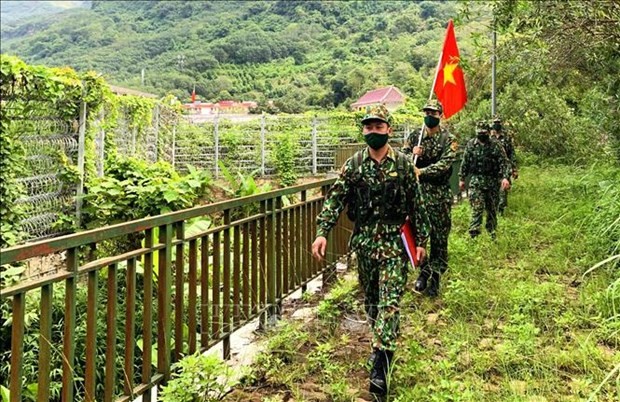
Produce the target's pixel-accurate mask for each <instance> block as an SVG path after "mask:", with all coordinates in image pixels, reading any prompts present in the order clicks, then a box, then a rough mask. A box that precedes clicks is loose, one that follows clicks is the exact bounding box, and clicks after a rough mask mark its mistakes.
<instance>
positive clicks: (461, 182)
mask: <svg viewBox="0 0 620 402" xmlns="http://www.w3.org/2000/svg"><path fill="white" fill-rule="evenodd" d="M459 190H461V191H465V182H464V181H463V180H460V181H459Z"/></svg>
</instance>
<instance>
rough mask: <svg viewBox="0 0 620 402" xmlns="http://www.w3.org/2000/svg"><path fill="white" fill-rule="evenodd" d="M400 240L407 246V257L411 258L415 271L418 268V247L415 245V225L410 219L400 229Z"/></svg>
mask: <svg viewBox="0 0 620 402" xmlns="http://www.w3.org/2000/svg"><path fill="white" fill-rule="evenodd" d="M400 238H401V239H402V241H403V245H404V246H405V251H407V255H408V256H409V261H411V266H412V267H413V268H414V269H415V268H417V267H418V258H417V255H416V251H417V250H416V245H415V230H414V229H413V224H412V223H411V220H410V219H409V217H407V219H406V220H405V223H404V224H403V225H402V226H401V227H400Z"/></svg>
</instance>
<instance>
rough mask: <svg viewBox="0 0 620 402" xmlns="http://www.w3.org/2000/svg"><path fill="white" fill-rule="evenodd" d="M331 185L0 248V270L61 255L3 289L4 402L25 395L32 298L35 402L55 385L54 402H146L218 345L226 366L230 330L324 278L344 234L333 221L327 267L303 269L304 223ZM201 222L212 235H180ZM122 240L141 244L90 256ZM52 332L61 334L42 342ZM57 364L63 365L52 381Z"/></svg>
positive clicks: (345, 227) (309, 225)
mask: <svg viewBox="0 0 620 402" xmlns="http://www.w3.org/2000/svg"><path fill="white" fill-rule="evenodd" d="M333 182H334V179H328V180H322V181H319V182H316V183H310V184H305V185H300V186H295V187H290V188H286V189H281V190H277V191H272V192H269V193H264V194H259V195H254V196H250V197H244V198H239V199H234V200H230V201H224V202H218V203H214V204H209V205H205V206H199V207H195V208H191V209H186V210H182V211H177V212H172V213H168V214H165V215H159V216H155V217H149V218H144V219H140V220H135V221H131V222H126V223H121V224H117V225H113V226H109V227H104V228H99V229H95V230H89V231H85V232H81V233H76V234H71V235H67V236H63V237H59V238H55V239H50V240H47V241H40V242H36V243H32V244H27V245H21V246H16V247H12V248H8V249H4V250H1V254H0V264H1V265H5V264H15V263H19V262H22V261H25V260H27V259H29V258H33V257H40V256H45V255H50V254H55V253H64V254H65V256H66V259H65V262H64V264H65V267H64V269H61V270H59V271H57V272H56V273H54V274H53V275H48V276H44V277H41V278H38V279H36V280H31V281H29V282H25V283H19V284H17V285H14V286H11V287H8V288H5V289H3V290H2V295H1V297H0V299H1V300H2V303H3V304H5V308H6V309H7V310H8V311H9V314H8V315H7V316H6V317H5V319H10V320H11V322H10V345H11V349H10V351H11V353H10V377H9V389H10V400H11V401H21V400H22V397H23V396H24V392H25V391H24V383H25V381H26V379H25V375H26V373H23V367H24V359H25V357H24V356H25V354H24V352H25V351H24V335H25V330H26V326H27V325H28V324H27V319H28V318H27V317H26V316H25V315H26V314H25V313H26V310H27V309H30V310H32V309H33V304H32V303H29V304H27V303H26V301H27V296H37V297H36V298H38V302H39V304H38V307H34V309H35V313H38V325H37V326H36V329H37V330H38V338H39V341H38V363H37V366H38V367H37V371H36V375H37V378H36V381H37V382H38V385H37V387H36V390H37V396H36V400H38V401H46V400H51V399H52V398H51V396H50V387H51V383H52V382H54V381H57V382H56V383H55V386H56V387H58V386H59V384H58V383H60V382H61V384H62V385H61V389H60V395H59V399H61V400H63V401H74V400H87V401H94V400H103V401H113V400H122V401H128V400H132V399H133V398H136V397H138V396H140V395H141V396H142V398H143V400H151V398H152V395H151V391H152V388H153V387H155V386H156V385H161V384H164V383H165V382H166V381H167V380H168V379H169V378H170V374H171V366H172V363H173V362H175V361H178V360H179V359H181V358H182V356H183V355H184V354H186V353H195V352H196V351H204V350H206V349H208V348H210V347H211V346H213V345H214V344H216V343H218V342H220V341H222V342H223V351H224V352H223V354H224V358H229V356H230V336H231V334H232V333H233V332H234V331H235V330H237V329H238V328H240V327H241V326H242V325H244V324H245V323H247V322H248V321H250V320H252V319H254V318H256V317H260V318H261V322H266V321H265V320H267V318H269V317H270V316H273V315H275V314H277V310H278V308H279V304H280V303H281V301H282V299H283V298H284V297H285V296H286V295H289V294H291V293H292V292H293V291H295V290H296V289H299V288H300V287H301V288H302V290H305V286H306V284H307V283H308V282H309V281H310V280H312V279H313V278H315V277H316V276H318V275H319V274H323V275H324V280H326V281H327V282H329V279H330V277H331V276H333V273H334V268H335V261H336V259H337V258H338V257H339V256H342V255H344V254H346V252H347V240H348V237H349V235H350V232H351V224H350V222H348V221H345V218H344V215H343V218H341V221H340V222H339V223H338V225H337V227H336V228H335V229H334V231H333V232H332V234H331V235H330V236H331V238H330V241H329V243H328V253H327V257H328V258H327V264H326V265H322V264H319V263H317V262H316V261H314V260H313V259H312V257H311V252H310V244H311V243H312V240H313V238H314V236H315V234H316V225H315V222H314V218H315V217H316V215H317V214H318V212H319V211H320V208H321V207H322V204H323V201H324V196H325V194H326V192H327V190H328V187H329V186H330V185H331V184H332V183H333ZM205 216H208V217H210V218H211V219H212V222H213V225H212V226H211V227H209V228H208V229H203V230H201V231H199V232H193V233H191V234H189V232H188V231H187V230H186V228H187V226H188V224H189V220H191V219H199V218H200V217H205ZM127 235H133V236H140V237H142V242H141V246H137V247H133V248H131V249H129V250H125V251H123V252H118V253H116V254H114V253H113V255H108V256H106V257H105V258H98V259H95V258H89V255H90V256H92V255H93V254H92V251H93V250H95V249H96V248H97V245H100V244H105V242H106V241H110V240H113V239H119V238H123V237H124V236H127ZM137 279H139V281H137ZM119 283H120V284H121V285H122V286H119ZM63 288H64V307H63V308H61V310H62V311H60V312H56V314H52V310H53V301H54V291H55V290H56V291H57V292H60V291H61V290H63ZM84 293H86V297H84ZM58 294H61V293H58ZM58 294H57V295H58ZM57 298H58V297H57ZM28 300H29V301H31V298H29V299H28ZM9 302H11V304H10V306H9V305H8V304H9ZM35 306H36V304H35ZM78 312H79V314H80V315H79V316H78ZM138 316H140V317H142V319H141V320H139V319H137V317H138ZM29 319H30V321H32V317H30V318H29ZM76 320H79V321H80V322H78V323H77V324H78V325H82V322H83V321H85V323H86V324H85V331H84V332H80V333H76ZM98 320H99V322H98ZM140 321H142V322H140ZM82 326H83V325H82ZM53 328H54V331H57V332H60V334H56V336H55V337H53V334H52V331H53ZM59 328H60V329H59ZM31 330H32V327H31V326H29V327H28V331H31ZM119 333H120V334H121V335H120V336H119ZM123 334H124V336H123ZM139 338H140V339H141V341H140V342H138V341H137V340H138V339H139ZM76 344H80V345H83V347H82V346H80V347H76ZM103 344H104V345H105V346H103ZM103 350H105V352H103ZM151 356H153V358H151ZM56 365H58V366H59V365H62V369H61V374H60V370H59V367H57V366H56ZM53 366H54V367H53ZM101 366H104V367H101ZM54 373H55V374H54ZM54 375H55V376H56V377H54ZM60 377H61V378H60ZM53 399H58V397H55V398H53Z"/></svg>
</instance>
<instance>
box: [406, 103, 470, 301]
mask: <svg viewBox="0 0 620 402" xmlns="http://www.w3.org/2000/svg"><path fill="white" fill-rule="evenodd" d="M422 111H423V112H424V113H425V116H424V126H425V129H424V134H423V136H422V141H421V143H420V145H419V146H417V145H416V146H413V145H414V144H415V142H416V141H417V138H416V133H415V132H414V133H412V134H411V135H410V136H409V138H408V140H407V145H406V146H405V147H404V148H403V152H404V153H413V155H417V156H418V159H417V163H416V174H417V175H418V180H419V182H420V189H421V191H422V196H423V197H424V202H425V205H426V211H427V213H428V217H429V219H430V223H431V236H430V252H429V256H428V258H427V259H426V260H425V261H424V262H423V263H422V264H421V266H420V275H419V277H418V279H417V280H416V282H415V290H416V291H418V292H422V291H424V290H425V289H426V293H427V294H428V295H429V296H431V297H435V296H437V295H438V294H439V280H440V278H441V275H443V274H444V272H446V270H447V269H448V236H449V235H450V229H451V227H452V221H451V210H452V208H451V207H452V189H451V188H450V176H451V175H452V164H453V163H454V161H455V159H456V150H457V149H458V142H457V141H456V137H454V136H453V135H452V134H450V133H449V132H448V131H447V130H446V129H445V128H444V127H441V126H440V121H441V115H442V113H443V109H442V106H441V104H440V103H439V102H436V101H431V102H429V103H428V104H426V105H425V106H424V107H423V108H422ZM412 146H413V150H412V149H411V147H412Z"/></svg>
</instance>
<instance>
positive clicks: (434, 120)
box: [424, 115, 439, 128]
mask: <svg viewBox="0 0 620 402" xmlns="http://www.w3.org/2000/svg"><path fill="white" fill-rule="evenodd" d="M424 125H425V126H426V127H428V128H435V127H437V126H438V125H439V117H435V116H431V115H428V116H424Z"/></svg>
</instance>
